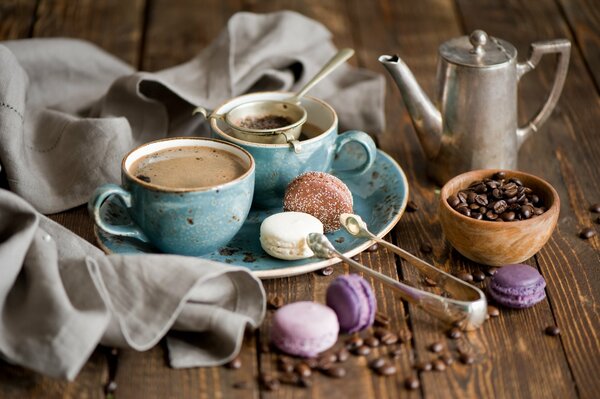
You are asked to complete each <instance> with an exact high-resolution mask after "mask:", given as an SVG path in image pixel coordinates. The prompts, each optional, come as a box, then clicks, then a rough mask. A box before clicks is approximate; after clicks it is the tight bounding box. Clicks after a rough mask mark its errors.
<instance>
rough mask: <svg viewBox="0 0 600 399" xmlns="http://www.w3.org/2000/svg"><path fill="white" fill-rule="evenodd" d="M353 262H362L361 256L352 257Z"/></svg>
mask: <svg viewBox="0 0 600 399" xmlns="http://www.w3.org/2000/svg"><path fill="white" fill-rule="evenodd" d="M352 260H353V261H356V262H360V256H358V255H356V256H353V257H352Z"/></svg>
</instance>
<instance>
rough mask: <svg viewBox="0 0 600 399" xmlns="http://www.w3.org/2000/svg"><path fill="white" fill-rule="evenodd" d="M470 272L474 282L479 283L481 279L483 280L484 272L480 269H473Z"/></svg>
mask: <svg viewBox="0 0 600 399" xmlns="http://www.w3.org/2000/svg"><path fill="white" fill-rule="evenodd" d="M472 274H473V281H475V282H476V283H480V282H482V281H483V280H485V273H484V272H482V271H481V270H475V271H474V272H473V273H472Z"/></svg>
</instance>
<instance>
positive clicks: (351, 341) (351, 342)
mask: <svg viewBox="0 0 600 399" xmlns="http://www.w3.org/2000/svg"><path fill="white" fill-rule="evenodd" d="M363 343H364V341H363V339H362V338H361V337H360V336H359V335H356V334H355V335H353V336H351V337H350V338H348V339H347V340H346V348H347V349H348V350H350V351H353V350H356V349H357V348H359V347H361V346H362V345H363Z"/></svg>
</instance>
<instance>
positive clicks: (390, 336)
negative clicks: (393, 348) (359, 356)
mask: <svg viewBox="0 0 600 399" xmlns="http://www.w3.org/2000/svg"><path fill="white" fill-rule="evenodd" d="M379 340H380V341H381V343H382V344H384V345H393V344H395V343H396V342H398V336H397V335H396V334H394V333H393V332H391V331H389V332H388V333H386V334H384V335H383V336H382V337H381V338H379Z"/></svg>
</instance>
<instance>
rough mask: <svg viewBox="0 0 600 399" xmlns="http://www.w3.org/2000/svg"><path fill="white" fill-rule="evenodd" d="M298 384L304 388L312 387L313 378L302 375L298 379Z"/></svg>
mask: <svg viewBox="0 0 600 399" xmlns="http://www.w3.org/2000/svg"><path fill="white" fill-rule="evenodd" d="M298 386H299V387H302V388H310V387H311V386H312V380H311V379H310V378H305V377H300V378H299V379H298Z"/></svg>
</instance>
